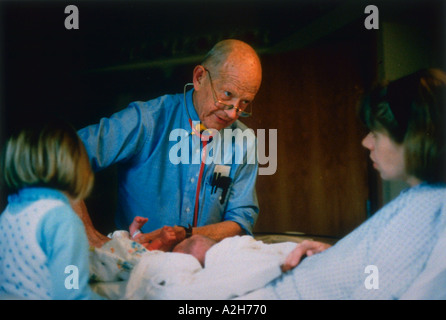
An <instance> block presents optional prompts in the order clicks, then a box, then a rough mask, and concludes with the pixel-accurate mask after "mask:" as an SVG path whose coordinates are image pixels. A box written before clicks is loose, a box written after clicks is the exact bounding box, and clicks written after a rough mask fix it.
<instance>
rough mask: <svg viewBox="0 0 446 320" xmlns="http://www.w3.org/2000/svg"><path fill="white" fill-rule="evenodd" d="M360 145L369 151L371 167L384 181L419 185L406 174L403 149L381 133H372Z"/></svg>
mask: <svg viewBox="0 0 446 320" xmlns="http://www.w3.org/2000/svg"><path fill="white" fill-rule="evenodd" d="M362 145H363V146H364V147H365V148H367V149H369V150H370V159H371V160H372V161H373V167H374V168H375V169H376V170H378V171H379V173H380V175H381V178H383V179H384V180H402V181H405V182H407V183H409V184H410V185H415V184H417V183H419V182H418V181H417V179H416V178H414V177H412V176H409V175H408V174H407V173H406V166H405V160H404V147H403V145H400V144H397V143H395V142H394V141H392V139H390V137H389V136H388V135H387V134H386V133H383V132H377V131H372V132H370V133H369V134H368V135H367V136H366V137H365V138H364V139H363V140H362Z"/></svg>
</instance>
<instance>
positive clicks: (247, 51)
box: [193, 39, 262, 130]
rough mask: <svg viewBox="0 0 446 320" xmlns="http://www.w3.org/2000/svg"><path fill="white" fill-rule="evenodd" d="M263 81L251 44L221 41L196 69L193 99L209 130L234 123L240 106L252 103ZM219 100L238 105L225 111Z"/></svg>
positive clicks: (243, 108)
mask: <svg viewBox="0 0 446 320" xmlns="http://www.w3.org/2000/svg"><path fill="white" fill-rule="evenodd" d="M211 75H212V79H211ZM261 82H262V67H261V64H260V59H259V56H258V55H257V53H256V52H255V50H254V49H253V48H252V47H251V46H250V45H248V44H246V43H245V42H243V41H240V40H233V39H229V40H223V41H220V42H218V43H217V44H216V45H215V46H214V47H213V48H212V49H211V51H209V53H208V54H207V55H206V57H205V59H204V60H203V62H202V64H201V65H198V66H196V67H195V69H194V72H193V84H194V89H195V91H194V94H193V102H194V107H195V109H196V110H197V113H198V116H199V118H200V121H201V122H202V123H203V125H204V126H205V127H207V128H209V129H216V130H221V129H223V128H226V127H228V126H230V125H231V124H232V123H234V121H236V120H237V118H238V116H239V115H238V113H237V111H236V110H237V109H236V108H238V109H239V110H245V109H246V108H247V107H248V106H249V105H250V103H251V102H252V101H253V100H254V98H255V96H256V94H257V92H258V91H259V88H260V84H261ZM216 101H219V102H221V103H223V104H226V105H232V106H233V107H236V108H232V109H228V110H223V109H222V108H219V107H218V106H217V105H216Z"/></svg>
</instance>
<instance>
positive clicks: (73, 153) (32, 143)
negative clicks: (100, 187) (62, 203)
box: [3, 119, 94, 200]
mask: <svg viewBox="0 0 446 320" xmlns="http://www.w3.org/2000/svg"><path fill="white" fill-rule="evenodd" d="M3 166H4V168H3V169H4V170H3V172H4V177H5V181H6V184H7V186H8V187H9V188H10V189H11V191H13V192H16V191H18V190H19V189H22V188H25V187H49V188H54V189H58V190H60V191H64V192H66V193H68V195H70V196H71V197H72V198H73V199H75V200H78V199H84V198H86V197H87V196H88V195H89V193H90V191H91V189H92V186H93V180H94V174H93V172H92V169H91V166H90V162H89V159H88V156H87V152H86V150H85V147H84V145H83V143H82V141H81V140H80V138H79V137H78V135H77V133H76V130H75V129H74V128H73V127H72V126H71V125H69V124H68V123H67V122H65V121H63V120H60V119H57V120H56V119H51V120H47V121H44V122H37V123H34V124H32V125H27V126H25V127H23V128H22V129H21V130H19V131H18V132H16V133H14V134H12V135H11V137H10V138H9V140H8V142H7V144H6V149H5V152H4V159H3Z"/></svg>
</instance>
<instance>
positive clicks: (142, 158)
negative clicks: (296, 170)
mask: <svg viewBox="0 0 446 320" xmlns="http://www.w3.org/2000/svg"><path fill="white" fill-rule="evenodd" d="M192 93H193V90H191V91H188V92H187V93H186V97H185V99H184V95H183V94H176V95H165V96H162V97H159V98H157V99H154V100H150V101H147V102H133V103H131V104H130V105H129V106H128V107H127V108H125V109H124V110H122V111H120V112H117V113H115V114H114V115H112V116H111V117H109V118H103V119H101V120H100V122H99V123H98V124H96V125H91V126H88V127H86V128H83V129H81V130H79V132H78V133H79V136H80V137H81V139H82V140H83V142H84V144H85V147H86V149H87V153H88V155H89V157H90V161H91V164H92V167H93V170H94V171H99V170H101V169H103V168H106V167H108V166H110V165H113V164H117V170H118V205H117V214H116V226H117V227H118V228H119V229H127V228H128V226H129V225H130V223H131V222H132V221H133V218H134V217H135V216H144V217H148V218H149V222H148V223H146V225H145V226H144V227H143V228H142V231H143V232H150V231H152V230H155V229H159V228H161V227H163V226H165V225H169V226H173V225H183V226H186V225H188V224H192V223H193V216H194V208H195V194H196V190H197V182H198V179H199V172H200V160H201V159H200V158H201V156H200V155H201V154H202V153H203V152H200V151H202V149H203V144H202V143H201V142H200V140H199V138H197V136H196V135H194V134H192V129H191V125H190V122H189V120H191V121H192V122H193V123H199V117H198V115H197V113H196V111H195V108H194V106H193V102H192ZM184 100H186V101H187V103H186V104H187V106H185V103H184ZM186 107H187V111H188V112H187V111H186ZM189 115H190V117H191V119H189ZM229 129H232V130H233V131H232V132H234V135H235V136H236V137H235V139H230V140H231V141H232V142H230V143H228V139H226V142H227V143H224V139H223V136H224V135H223V132H222V131H224V130H221V131H220V132H221V137H222V139H219V141H217V142H215V143H214V146H215V147H214V148H213V149H214V150H209V154H208V153H207V152H205V154H208V155H211V156H214V155H215V158H214V160H213V159H212V158H211V157H209V156H208V158H207V162H206V165H205V167H204V172H203V177H202V181H201V189H200V197H199V199H200V201H199V213H198V219H197V225H198V226H203V225H208V224H213V223H218V222H222V221H234V222H236V223H238V224H239V225H240V226H241V228H242V229H243V230H245V231H246V232H247V233H248V234H252V228H253V225H254V223H255V221H256V219H257V216H258V211H259V209H258V202H257V196H256V192H255V181H256V177H257V170H258V165H257V161H254V162H253V161H247V157H248V155H250V154H252V153H253V151H254V152H255V141H254V142H252V141H251V142H248V143H247V144H245V146H244V147H243V150H240V146H238V145H236V143H235V142H234V141H237V135H243V134H244V133H245V130H249V129H248V128H247V127H246V126H245V125H243V124H242V123H241V122H240V121H238V120H237V121H236V122H234V124H232V126H231V127H230V128H229ZM208 146H210V144H209V145H208ZM219 151H222V153H223V156H221V157H220V158H221V159H222V161H223V162H225V163H224V165H227V166H230V171H229V177H230V178H231V179H232V181H231V184H230V185H229V187H228V191H227V194H226V197H225V199H223V201H222V194H223V189H222V188H217V190H214V188H213V187H212V181H213V180H212V178H213V175H214V171H215V168H216V164H218V161H217V160H218V159H219V157H217V156H216V155H218V152H219ZM240 151H242V153H241V154H242V155H243V159H244V161H230V160H231V158H232V159H233V160H234V156H233V155H234V153H237V152H239V153H240ZM230 162H232V163H230Z"/></svg>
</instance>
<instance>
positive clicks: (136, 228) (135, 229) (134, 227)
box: [129, 217, 149, 239]
mask: <svg viewBox="0 0 446 320" xmlns="http://www.w3.org/2000/svg"><path fill="white" fill-rule="evenodd" d="M148 220H149V219H147V218H143V217H135V219H133V222H132V224H131V225H130V227H129V232H130V237H131V238H132V239H135V238H136V236H137V235H138V234H139V233H141V231H140V229H141V228H142V226H143V225H144V224H145V223H146V222H147V221H148Z"/></svg>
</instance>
